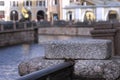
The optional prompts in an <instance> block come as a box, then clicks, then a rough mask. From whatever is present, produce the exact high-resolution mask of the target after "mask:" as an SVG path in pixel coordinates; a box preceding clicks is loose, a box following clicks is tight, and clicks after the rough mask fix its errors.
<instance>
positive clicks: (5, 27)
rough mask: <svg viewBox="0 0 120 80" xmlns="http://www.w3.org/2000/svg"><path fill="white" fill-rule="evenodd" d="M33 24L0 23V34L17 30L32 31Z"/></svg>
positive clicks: (34, 25)
mask: <svg viewBox="0 0 120 80" xmlns="http://www.w3.org/2000/svg"><path fill="white" fill-rule="evenodd" d="M35 27H36V23H35V22H0V32H1V33H3V32H11V31H19V30H27V29H34V28H35Z"/></svg>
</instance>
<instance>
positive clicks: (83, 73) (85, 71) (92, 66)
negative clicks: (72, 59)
mask: <svg viewBox="0 0 120 80" xmlns="http://www.w3.org/2000/svg"><path fill="white" fill-rule="evenodd" d="M74 74H75V75H76V76H77V77H86V78H102V79H105V80H117V78H119V76H120V67H119V63H117V62H116V61H114V60H78V61H76V64H75V66H74Z"/></svg>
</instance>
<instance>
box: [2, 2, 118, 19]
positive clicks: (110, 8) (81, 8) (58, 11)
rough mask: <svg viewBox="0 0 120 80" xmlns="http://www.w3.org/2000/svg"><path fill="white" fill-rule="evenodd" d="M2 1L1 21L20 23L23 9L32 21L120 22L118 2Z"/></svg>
mask: <svg viewBox="0 0 120 80" xmlns="http://www.w3.org/2000/svg"><path fill="white" fill-rule="evenodd" d="M112 1H113V2H111V1H108V0H0V20H5V21H11V20H12V21H19V20H20V19H21V18H22V9H23V8H25V9H27V10H28V11H29V13H30V16H29V19H30V20H32V21H33V20H35V21H36V20H37V21H39V20H43V19H45V20H49V21H52V20H67V21H69V20H71V21H101V20H102V21H103V20H104V21H106V20H120V3H119V2H118V1H117V0H112Z"/></svg>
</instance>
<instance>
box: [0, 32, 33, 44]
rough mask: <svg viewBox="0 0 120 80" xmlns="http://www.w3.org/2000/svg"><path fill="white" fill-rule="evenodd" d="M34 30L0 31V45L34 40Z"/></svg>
mask: <svg viewBox="0 0 120 80" xmlns="http://www.w3.org/2000/svg"><path fill="white" fill-rule="evenodd" d="M34 39H35V38H34V30H20V31H11V32H9V31H8V32H0V46H8V45H14V44H20V43H28V42H34Z"/></svg>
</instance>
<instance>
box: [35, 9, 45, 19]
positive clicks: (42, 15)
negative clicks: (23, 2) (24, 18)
mask: <svg viewBox="0 0 120 80" xmlns="http://www.w3.org/2000/svg"><path fill="white" fill-rule="evenodd" d="M44 18H45V13H44V11H38V12H37V20H38V21H40V20H42V19H44Z"/></svg>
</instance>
